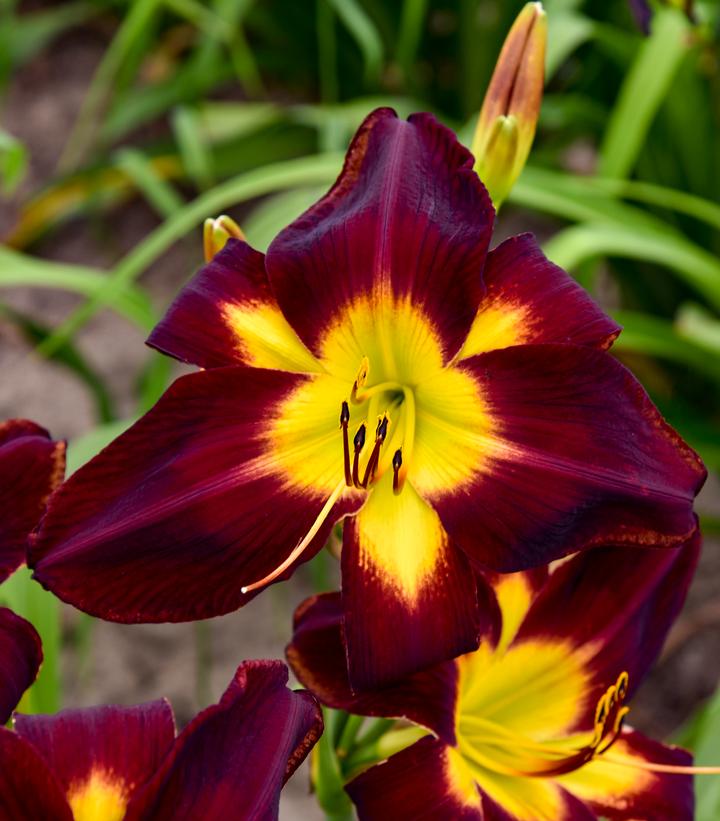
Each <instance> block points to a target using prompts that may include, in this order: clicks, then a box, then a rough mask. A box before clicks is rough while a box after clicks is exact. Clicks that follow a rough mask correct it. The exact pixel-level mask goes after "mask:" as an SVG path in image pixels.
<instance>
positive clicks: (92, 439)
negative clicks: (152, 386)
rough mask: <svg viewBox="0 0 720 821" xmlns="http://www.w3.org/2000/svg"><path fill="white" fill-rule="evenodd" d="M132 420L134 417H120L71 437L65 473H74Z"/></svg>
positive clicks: (126, 427) (115, 437) (128, 425)
mask: <svg viewBox="0 0 720 821" xmlns="http://www.w3.org/2000/svg"><path fill="white" fill-rule="evenodd" d="M134 421H135V420H134V419H120V420H118V421H117V422H110V423H109V424H107V425H98V427H96V428H93V429H92V430H90V431H88V432H87V433H84V434H83V435H82V436H77V437H76V438H75V439H71V440H70V442H69V443H68V449H67V475H68V476H70V475H71V474H73V473H75V471H76V470H77V469H78V468H79V467H82V466H83V465H84V464H85V463H86V462H89V461H90V460H91V459H92V458H93V456H97V454H98V453H100V451H101V450H102V449H103V448H104V447H105V446H106V445H109V444H110V442H112V441H113V439H117V437H118V436H120V434H121V433H122V432H123V431H125V430H127V429H128V428H129V427H130V425H132V423H133V422H134Z"/></svg>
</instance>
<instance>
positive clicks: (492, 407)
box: [30, 109, 705, 688]
mask: <svg viewBox="0 0 720 821" xmlns="http://www.w3.org/2000/svg"><path fill="white" fill-rule="evenodd" d="M472 164H473V159H472V157H471V155H470V154H469V152H468V151H466V150H465V149H464V148H463V147H462V146H461V145H460V144H459V143H458V142H457V141H456V139H455V137H454V135H453V134H452V132H450V131H449V130H448V129H446V128H444V127H443V126H442V125H440V124H439V123H438V122H437V121H436V120H435V119H434V118H433V117H431V116H430V115H425V114H420V115H414V116H412V117H411V118H410V119H409V120H408V121H402V120H399V119H398V118H397V117H396V115H395V113H394V112H393V111H391V110H389V109H379V110H377V111H375V112H374V113H373V114H371V115H370V116H369V117H368V118H367V119H366V121H365V122H364V124H363V125H362V126H361V127H360V130H359V131H358V134H357V135H356V137H355V139H354V140H353V143H352V145H351V147H350V150H349V153H348V156H347V159H346V161H345V166H344V168H343V171H342V173H341V174H340V177H339V179H338V181H337V182H336V183H335V185H334V186H333V187H332V188H331V190H330V191H329V193H328V194H327V195H326V196H325V197H323V198H322V199H321V200H320V201H319V202H318V203H317V204H316V205H315V206H313V207H312V208H311V209H310V210H309V211H307V212H306V213H305V214H303V215H302V216H301V217H300V218H299V219H297V220H296V221H295V222H294V223H292V224H291V225H290V226H289V227H288V228H286V229H285V230H284V231H282V232H281V233H280V234H279V235H278V237H277V238H276V239H275V240H274V241H273V243H272V244H271V245H270V248H269V250H268V252H267V255H266V256H263V255H262V254H260V253H257V252H256V251H253V250H252V249H251V248H250V247H249V246H248V245H247V244H245V243H243V242H240V241H237V240H233V239H230V240H228V243H227V245H226V246H225V248H224V249H223V250H222V251H221V253H220V254H218V255H217V256H216V257H215V259H214V260H213V261H212V262H211V263H210V264H209V265H207V266H206V267H205V268H203V269H202V270H201V271H200V273H199V274H198V275H197V276H196V277H195V279H193V281H192V282H191V283H190V284H189V285H188V286H187V287H186V288H185V289H184V290H183V291H182V292H181V294H180V295H179V297H178V299H177V300H176V302H175V303H174V304H173V305H172V306H171V308H170V310H169V311H168V313H167V315H166V317H165V318H164V319H163V321H162V322H161V323H160V325H159V326H158V327H157V328H156V329H155V331H154V332H153V334H152V335H151V337H150V340H149V342H150V344H151V345H152V346H154V347H156V348H158V349H160V350H162V351H164V352H166V353H168V354H171V355H173V356H175V357H177V358H178V359H180V360H183V361H187V362H192V363H194V364H196V365H198V366H200V367H201V368H203V369H204V370H201V371H200V372H198V373H193V374H190V375H187V376H184V377H182V378H180V379H178V380H177V381H176V382H175V383H174V385H172V386H171V387H170V389H169V390H168V391H167V392H166V393H165V395H164V396H163V397H162V398H161V399H160V401H159V402H158V403H157V405H156V406H155V407H154V408H153V409H152V410H151V411H150V412H149V413H148V414H147V415H146V416H144V417H143V418H142V419H140V420H139V421H138V422H137V423H136V424H135V425H134V426H133V427H132V428H130V430H128V431H127V432H126V433H124V434H123V435H122V436H121V437H119V439H117V440H116V441H115V442H114V443H112V444H111V445H110V446H109V447H108V448H106V449H105V450H104V451H103V452H102V453H100V454H99V455H98V456H97V457H95V459H93V460H92V461H90V462H89V463H88V464H87V465H85V466H84V467H82V468H81V469H80V470H78V471H77V472H76V473H75V474H74V475H73V476H72V477H70V479H69V480H68V482H66V483H65V485H64V486H63V487H62V488H61V489H60V490H59V491H58V492H57V493H56V494H55V495H54V496H53V498H52V500H51V502H50V504H49V506H48V513H47V515H46V516H45V518H44V521H43V523H42V524H41V527H40V529H39V532H38V534H37V536H36V538H35V539H34V542H33V545H32V546H31V550H30V564H31V565H32V567H33V568H34V570H35V578H36V579H38V580H39V581H40V582H41V583H42V584H43V585H44V586H45V587H47V588H48V589H50V590H52V591H53V592H54V593H55V594H56V595H58V596H59V597H60V598H62V599H64V600H65V601H68V602H70V603H72V604H74V605H75V606H77V607H79V608H80V609H82V610H86V611H87V612H90V613H92V614H94V615H97V616H100V617H102V618H106V619H113V620H118V621H126V622H140V621H182V620H190V619H199V618H206V617H209V616H217V615H219V614H222V613H226V612H228V611H230V610H233V609H235V608H237V607H240V606H242V605H244V604H246V603H247V602H248V601H249V600H250V599H251V598H252V597H253V596H254V595H256V594H257V592H258V590H260V589H262V588H263V587H265V586H266V585H268V584H270V583H271V582H273V581H276V580H278V579H282V578H287V577H288V576H289V575H290V574H291V573H292V572H293V570H294V569H295V568H296V567H297V565H298V564H299V563H301V562H304V561H307V560H308V559H309V558H311V557H312V556H314V555H315V554H316V553H317V552H318V551H319V550H320V549H321V548H322V546H323V545H324V544H325V542H326V540H327V538H328V535H329V534H330V531H331V528H332V527H333V525H334V523H335V522H337V521H339V520H340V519H342V518H343V517H346V516H347V517H351V518H348V519H347V520H346V522H345V526H344V536H343V539H344V544H343V548H342V575H343V602H344V608H345V631H346V634H347V639H348V660H349V665H350V676H351V679H352V681H353V685H354V686H355V687H357V688H363V687H372V686H375V685H377V684H378V683H380V682H388V681H392V680H397V679H398V678H400V677H402V676H404V675H406V674H407V673H409V672H412V671H413V670H419V669H423V668H424V667H426V666H428V665H430V664H434V663H436V662H438V661H441V660H444V659H448V658H453V657H455V656H456V655H458V654H460V653H464V652H467V651H469V650H473V649H475V648H476V647H477V644H478V640H479V635H480V633H481V631H482V629H483V625H484V622H485V621H486V620H487V614H486V613H485V614H483V613H481V612H480V609H479V607H478V603H477V595H476V584H475V579H474V576H473V573H472V572H471V570H470V568H471V565H476V566H483V567H488V568H492V569H494V570H498V571H503V572H508V571H515V570H521V569H524V568H528V567H532V566H537V565H542V564H545V563H547V562H549V561H550V560H552V559H555V558H557V557H559V556H562V555H565V554H567V553H570V552H574V551H577V550H580V549H582V548H586V547H589V546H591V545H596V544H599V543H604V542H613V543H616V544H627V545H643V544H662V545H665V546H672V545H676V544H678V543H679V542H680V541H682V540H683V539H685V538H687V536H688V535H689V533H691V532H692V530H693V529H694V527H695V521H694V518H693V515H692V510H691V507H692V500H693V497H694V495H695V493H696V492H697V491H698V489H699V488H700V486H701V485H702V482H703V480H704V475H705V474H704V469H703V467H702V464H701V462H700V460H699V458H698V457H697V455H696V454H695V453H693V451H692V450H690V449H689V448H688V447H687V446H686V445H685V444H684V443H683V442H682V441H681V440H680V438H679V437H678V436H677V434H676V433H674V432H673V431H672V430H671V429H670V428H669V427H668V426H667V425H666V424H665V423H664V422H663V420H662V419H661V417H660V415H659V413H658V412H657V410H656V409H655V407H654V406H653V405H652V403H651V402H650V400H649V399H648V397H647V395H646V394H645V392H644V391H643V389H642V387H641V386H640V385H639V384H638V382H637V381H636V380H635V379H634V378H633V377H632V375H631V374H630V373H629V372H628V371H627V370H626V369H625V368H624V367H623V366H622V365H620V364H619V363H618V362H617V361H615V360H614V359H613V358H612V357H610V356H609V355H608V354H607V353H606V352H605V351H606V349H607V348H608V347H609V346H610V344H611V343H612V341H613V339H614V338H615V337H616V335H617V334H618V332H619V328H618V326H617V325H616V324H615V323H614V322H613V321H612V320H610V319H609V318H608V317H607V316H605V315H604V314H603V312H602V311H601V310H600V309H599V308H598V306H597V305H596V304H595V303H594V302H593V301H592V300H591V299H590V298H589V297H588V296H587V295H586V294H585V293H584V291H582V289H581V288H580V287H579V286H578V285H577V284H576V283H575V282H574V281H573V280H572V279H571V278H570V277H569V276H568V275H567V274H565V273H564V272H563V271H562V270H560V269H559V268H557V267H556V266H555V265H552V264H551V263H550V262H548V260H547V259H546V258H545V257H544V256H543V254H542V253H541V251H540V250H539V248H538V246H537V244H536V243H535V241H534V239H533V238H532V237H530V236H528V235H523V236H520V237H515V238H513V239H510V240H508V241H506V242H504V243H502V244H501V245H500V246H498V247H497V248H496V249H494V250H493V251H491V252H489V253H488V244H489V242H490V234H491V230H492V223H493V217H494V215H493V210H492V207H491V205H490V201H489V199H488V196H487V193H486V191H485V189H484V188H483V186H482V184H481V183H480V181H479V179H478V177H477V175H476V174H475V173H474V172H473V170H472Z"/></svg>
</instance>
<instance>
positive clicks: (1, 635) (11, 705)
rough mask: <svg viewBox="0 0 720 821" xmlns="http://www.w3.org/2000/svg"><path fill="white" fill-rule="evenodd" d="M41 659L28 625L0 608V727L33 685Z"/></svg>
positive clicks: (36, 640) (34, 632)
mask: <svg viewBox="0 0 720 821" xmlns="http://www.w3.org/2000/svg"><path fill="white" fill-rule="evenodd" d="M42 657H43V656H42V646H41V644H40V636H38V634H37V632H36V630H35V628H34V627H33V626H32V624H30V622H27V621H25V619H21V618H20V616H16V615H15V613H13V612H12V610H8V609H7V608H6V607H0V725H2V724H5V722H6V721H7V720H8V719H9V718H10V715H11V713H12V711H13V710H14V709H15V707H17V704H18V702H19V701H20V698H21V697H22V694H23V693H24V692H25V690H27V688H28V687H29V686H30V685H31V684H32V683H33V681H35V678H36V676H37V674H38V670H39V669H40V664H41V662H42Z"/></svg>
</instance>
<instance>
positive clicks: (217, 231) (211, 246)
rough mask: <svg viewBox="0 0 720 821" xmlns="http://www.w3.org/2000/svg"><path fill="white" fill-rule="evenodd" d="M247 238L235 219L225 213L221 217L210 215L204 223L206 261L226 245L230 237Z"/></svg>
mask: <svg viewBox="0 0 720 821" xmlns="http://www.w3.org/2000/svg"><path fill="white" fill-rule="evenodd" d="M231 237H232V238H234V239H242V240H244V239H245V234H243V232H242V230H241V228H240V226H239V225H238V224H237V223H236V222H235V220H234V219H232V218H231V217H228V216H227V215H226V214H223V215H222V216H220V217H215V218H214V219H213V218H212V217H209V218H208V219H206V220H205V223H204V224H203V250H204V252H205V262H210V260H211V259H212V258H213V257H214V256H215V254H217V253H218V251H222V249H223V248H224V247H225V243H226V242H227V241H228V240H229V239H230V238H231Z"/></svg>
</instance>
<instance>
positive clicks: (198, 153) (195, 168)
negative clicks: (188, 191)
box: [172, 106, 213, 190]
mask: <svg viewBox="0 0 720 821" xmlns="http://www.w3.org/2000/svg"><path fill="white" fill-rule="evenodd" d="M172 125H173V132H174V134H175V140H176V142H177V145H178V148H179V149H180V157H181V158H182V162H183V166H184V168H185V171H186V172H187V175H188V176H189V177H190V179H191V180H192V181H193V182H194V183H195V185H196V186H197V187H198V188H199V189H200V190H205V189H206V188H209V187H210V186H211V185H212V184H213V162H212V156H211V154H210V152H209V150H208V147H207V146H206V145H205V142H204V140H203V138H202V134H201V132H200V129H199V127H198V122H197V118H196V117H195V113H194V112H193V111H191V110H190V109H189V108H186V107H185V106H180V107H179V108H176V109H175V111H174V112H173V115H172Z"/></svg>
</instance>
